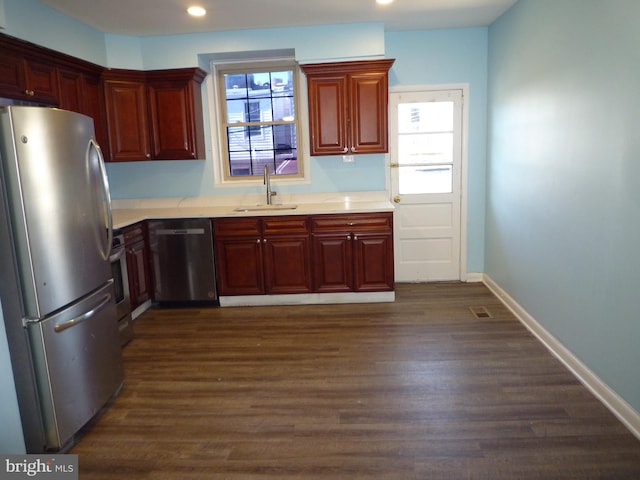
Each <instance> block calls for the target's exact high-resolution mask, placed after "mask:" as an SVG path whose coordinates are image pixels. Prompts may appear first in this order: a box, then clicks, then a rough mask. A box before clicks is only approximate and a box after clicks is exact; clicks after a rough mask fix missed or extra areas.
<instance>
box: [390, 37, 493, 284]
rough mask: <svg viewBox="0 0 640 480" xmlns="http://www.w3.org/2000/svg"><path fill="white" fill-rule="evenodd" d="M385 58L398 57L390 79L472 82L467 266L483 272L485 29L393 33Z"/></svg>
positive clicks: (392, 84)
mask: <svg viewBox="0 0 640 480" xmlns="http://www.w3.org/2000/svg"><path fill="white" fill-rule="evenodd" d="M385 38H386V50H387V57H390V58H395V59H396V61H395V63H394V65H393V69H392V71H391V75H390V79H389V84H390V87H391V88H393V87H395V86H406V85H427V84H453V83H456V84H464V83H466V84H468V85H469V98H468V99H467V101H468V105H469V131H468V132H467V133H468V137H469V140H468V141H469V155H468V166H467V168H468V185H467V190H466V195H467V208H468V213H467V237H468V244H467V255H468V261H467V271H468V272H483V271H484V199H485V163H486V148H487V146H486V140H487V129H486V114H487V42H488V31H487V29H486V28H467V29H455V30H430V31H415V32H389V33H387V34H386V36H385Z"/></svg>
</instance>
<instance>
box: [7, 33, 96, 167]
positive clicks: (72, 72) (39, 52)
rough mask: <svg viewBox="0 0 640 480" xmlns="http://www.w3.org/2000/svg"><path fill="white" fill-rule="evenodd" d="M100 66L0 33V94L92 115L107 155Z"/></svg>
mask: <svg viewBox="0 0 640 480" xmlns="http://www.w3.org/2000/svg"><path fill="white" fill-rule="evenodd" d="M103 70H104V69H103V67H101V66H99V65H96V64H93V63H90V62H86V61H84V60H80V59H78V58H75V57H71V56H69V55H65V54H63V53H60V52H57V51H55V50H50V49H48V48H45V47H41V46H39V45H35V44H32V43H29V42H25V41H24V40H19V39H16V38H13V37H9V36H7V35H1V34H0V97H6V98H11V99H16V100H27V101H31V102H35V103H39V104H43V105H51V106H57V107H60V108H64V109H65V110H71V111H73V112H79V113H83V114H85V115H88V116H90V117H92V118H93V121H94V125H95V134H96V140H97V141H98V143H99V144H100V146H101V147H102V150H103V151H104V152H105V157H106V158H108V154H106V153H108V143H107V139H108V137H107V126H106V121H105V103H104V94H103V91H102V78H101V75H102V71H103Z"/></svg>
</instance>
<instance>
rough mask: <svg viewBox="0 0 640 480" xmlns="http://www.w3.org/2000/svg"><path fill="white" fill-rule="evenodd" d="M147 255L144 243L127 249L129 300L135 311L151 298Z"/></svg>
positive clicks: (138, 243)
mask: <svg viewBox="0 0 640 480" xmlns="http://www.w3.org/2000/svg"><path fill="white" fill-rule="evenodd" d="M148 261H149V254H148V251H147V249H146V247H145V244H144V241H139V242H136V243H134V244H133V245H131V246H128V247H127V274H128V278H129V299H130V302H131V308H132V309H135V308H137V307H138V306H140V305H141V304H143V303H144V302H146V301H147V300H149V299H150V298H151V282H150V281H149V279H150V275H149V270H148V267H147V265H148V264H149V263H148Z"/></svg>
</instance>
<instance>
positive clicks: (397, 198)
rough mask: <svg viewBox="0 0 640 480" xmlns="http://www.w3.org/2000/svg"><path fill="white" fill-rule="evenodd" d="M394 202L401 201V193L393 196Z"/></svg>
mask: <svg viewBox="0 0 640 480" xmlns="http://www.w3.org/2000/svg"><path fill="white" fill-rule="evenodd" d="M393 202H394V203H400V195H396V196H395V197H393Z"/></svg>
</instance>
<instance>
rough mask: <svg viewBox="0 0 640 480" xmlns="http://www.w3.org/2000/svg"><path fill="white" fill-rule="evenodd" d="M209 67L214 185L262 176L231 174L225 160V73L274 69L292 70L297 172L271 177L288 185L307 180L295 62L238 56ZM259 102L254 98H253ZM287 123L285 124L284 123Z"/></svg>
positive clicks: (300, 83)
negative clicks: (215, 143) (214, 145)
mask: <svg viewBox="0 0 640 480" xmlns="http://www.w3.org/2000/svg"><path fill="white" fill-rule="evenodd" d="M211 70H212V73H213V75H211V78H212V88H211V94H212V99H213V105H212V109H211V111H212V112H215V113H214V114H213V115H211V117H210V118H211V121H212V125H211V133H212V141H216V140H217V148H215V147H214V152H216V150H217V153H218V154H217V155H216V154H215V153H214V154H213V167H214V182H215V184H216V185H218V186H230V187H237V186H248V185H255V184H262V181H263V177H262V175H243V176H232V175H231V171H230V163H229V151H228V138H227V126H229V125H232V124H228V123H227V110H226V107H227V105H226V101H227V95H226V84H225V81H224V75H225V74H235V73H238V74H246V73H264V72H276V71H287V70H291V71H293V75H292V80H293V102H294V112H295V120H294V122H293V124H294V125H295V129H296V151H297V166H298V173H297V174H280V175H274V176H273V177H272V178H273V179H275V180H276V181H277V182H278V183H280V184H283V183H285V184H286V183H289V184H301V183H310V179H309V171H310V169H309V158H308V155H307V154H306V148H305V146H306V144H307V135H308V132H307V130H306V129H303V126H304V125H306V124H307V123H308V113H307V112H308V107H307V104H306V102H304V101H303V99H306V83H305V82H304V79H303V74H302V70H301V69H300V67H299V65H298V63H297V62H296V61H295V59H293V58H278V59H260V58H252V59H241V60H226V61H221V62H216V61H215V60H212V62H211ZM250 100H251V99H250ZM255 100H256V101H259V99H258V98H256V99H255ZM275 124H277V122H275ZM285 124H288V123H285Z"/></svg>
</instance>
